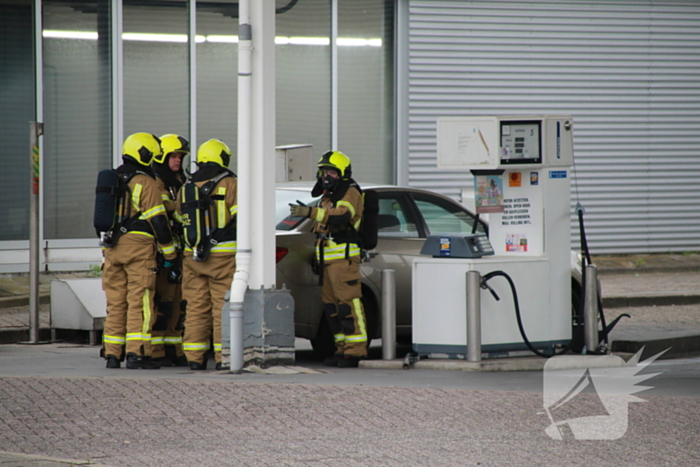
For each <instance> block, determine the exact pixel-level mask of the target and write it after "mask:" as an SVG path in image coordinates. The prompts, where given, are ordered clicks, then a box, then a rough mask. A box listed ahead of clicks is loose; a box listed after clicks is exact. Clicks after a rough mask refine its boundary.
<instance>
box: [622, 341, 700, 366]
mask: <svg viewBox="0 0 700 467" xmlns="http://www.w3.org/2000/svg"><path fill="white" fill-rule="evenodd" d="M642 349H644V351H643V352H642V355H641V357H640V360H645V359H647V358H649V357H652V356H654V355H656V354H658V353H660V352H663V351H664V350H667V352H666V353H664V354H663V355H661V356H660V357H659V359H660V360H666V359H671V358H683V357H693V356H697V355H700V336H680V337H668V338H665V339H655V340H647V341H634V340H624V339H621V340H613V342H612V346H611V350H612V351H613V352H625V353H637V352H638V351H640V350H642Z"/></svg>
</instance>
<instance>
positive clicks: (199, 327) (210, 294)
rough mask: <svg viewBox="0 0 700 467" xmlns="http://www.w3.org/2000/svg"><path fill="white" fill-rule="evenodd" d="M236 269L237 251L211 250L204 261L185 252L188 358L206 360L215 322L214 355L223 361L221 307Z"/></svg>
mask: <svg viewBox="0 0 700 467" xmlns="http://www.w3.org/2000/svg"><path fill="white" fill-rule="evenodd" d="M235 272H236V256H235V254H226V255H218V254H215V253H211V254H210V255H209V257H208V258H207V260H206V261H204V262H196V261H195V260H193V259H192V256H191V255H190V254H185V258H184V261H183V272H182V274H183V275H182V298H183V299H184V300H186V301H187V310H186V313H185V316H186V317H185V335H184V338H183V342H182V348H183V350H184V352H185V356H186V357H187V361H188V362H197V363H203V362H204V354H205V353H206V351H207V350H209V340H210V338H211V335H212V326H213V333H214V355H215V357H216V362H217V363H220V362H221V310H222V308H223V306H224V295H226V292H227V291H228V290H230V289H231V283H232V282H233V274H234V273H235Z"/></svg>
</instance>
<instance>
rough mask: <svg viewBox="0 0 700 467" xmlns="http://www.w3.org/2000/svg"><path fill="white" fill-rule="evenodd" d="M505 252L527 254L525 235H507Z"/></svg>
mask: <svg viewBox="0 0 700 467" xmlns="http://www.w3.org/2000/svg"><path fill="white" fill-rule="evenodd" d="M506 251H508V252H513V251H517V252H519V253H525V252H527V236H526V235H525V234H507V235H506Z"/></svg>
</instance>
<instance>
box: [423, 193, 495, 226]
mask: <svg viewBox="0 0 700 467" xmlns="http://www.w3.org/2000/svg"><path fill="white" fill-rule="evenodd" d="M411 195H412V196H413V199H414V200H415V202H416V206H417V207H418V210H419V211H420V212H421V215H422V216H423V219H424V220H425V224H426V226H427V227H428V230H429V232H427V233H428V234H436V233H460V234H470V233H471V232H472V228H473V226H474V216H473V215H472V214H471V213H469V212H468V211H467V210H466V209H465V208H463V207H462V206H460V205H459V204H458V203H457V202H456V201H455V202H451V201H448V200H444V199H442V198H438V197H436V196H430V195H426V194H423V193H412V194H411ZM477 232H479V233H485V231H484V226H483V224H482V223H481V222H480V223H479V226H478V228H477Z"/></svg>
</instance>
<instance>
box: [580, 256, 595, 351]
mask: <svg viewBox="0 0 700 467" xmlns="http://www.w3.org/2000/svg"><path fill="white" fill-rule="evenodd" d="M584 293H585V296H584V301H583V336H584V344H585V346H586V347H585V350H586V351H589V352H593V351H595V350H596V349H597V348H598V343H599V341H598V268H597V267H596V266H595V264H589V265H588V266H586V290H584Z"/></svg>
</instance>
